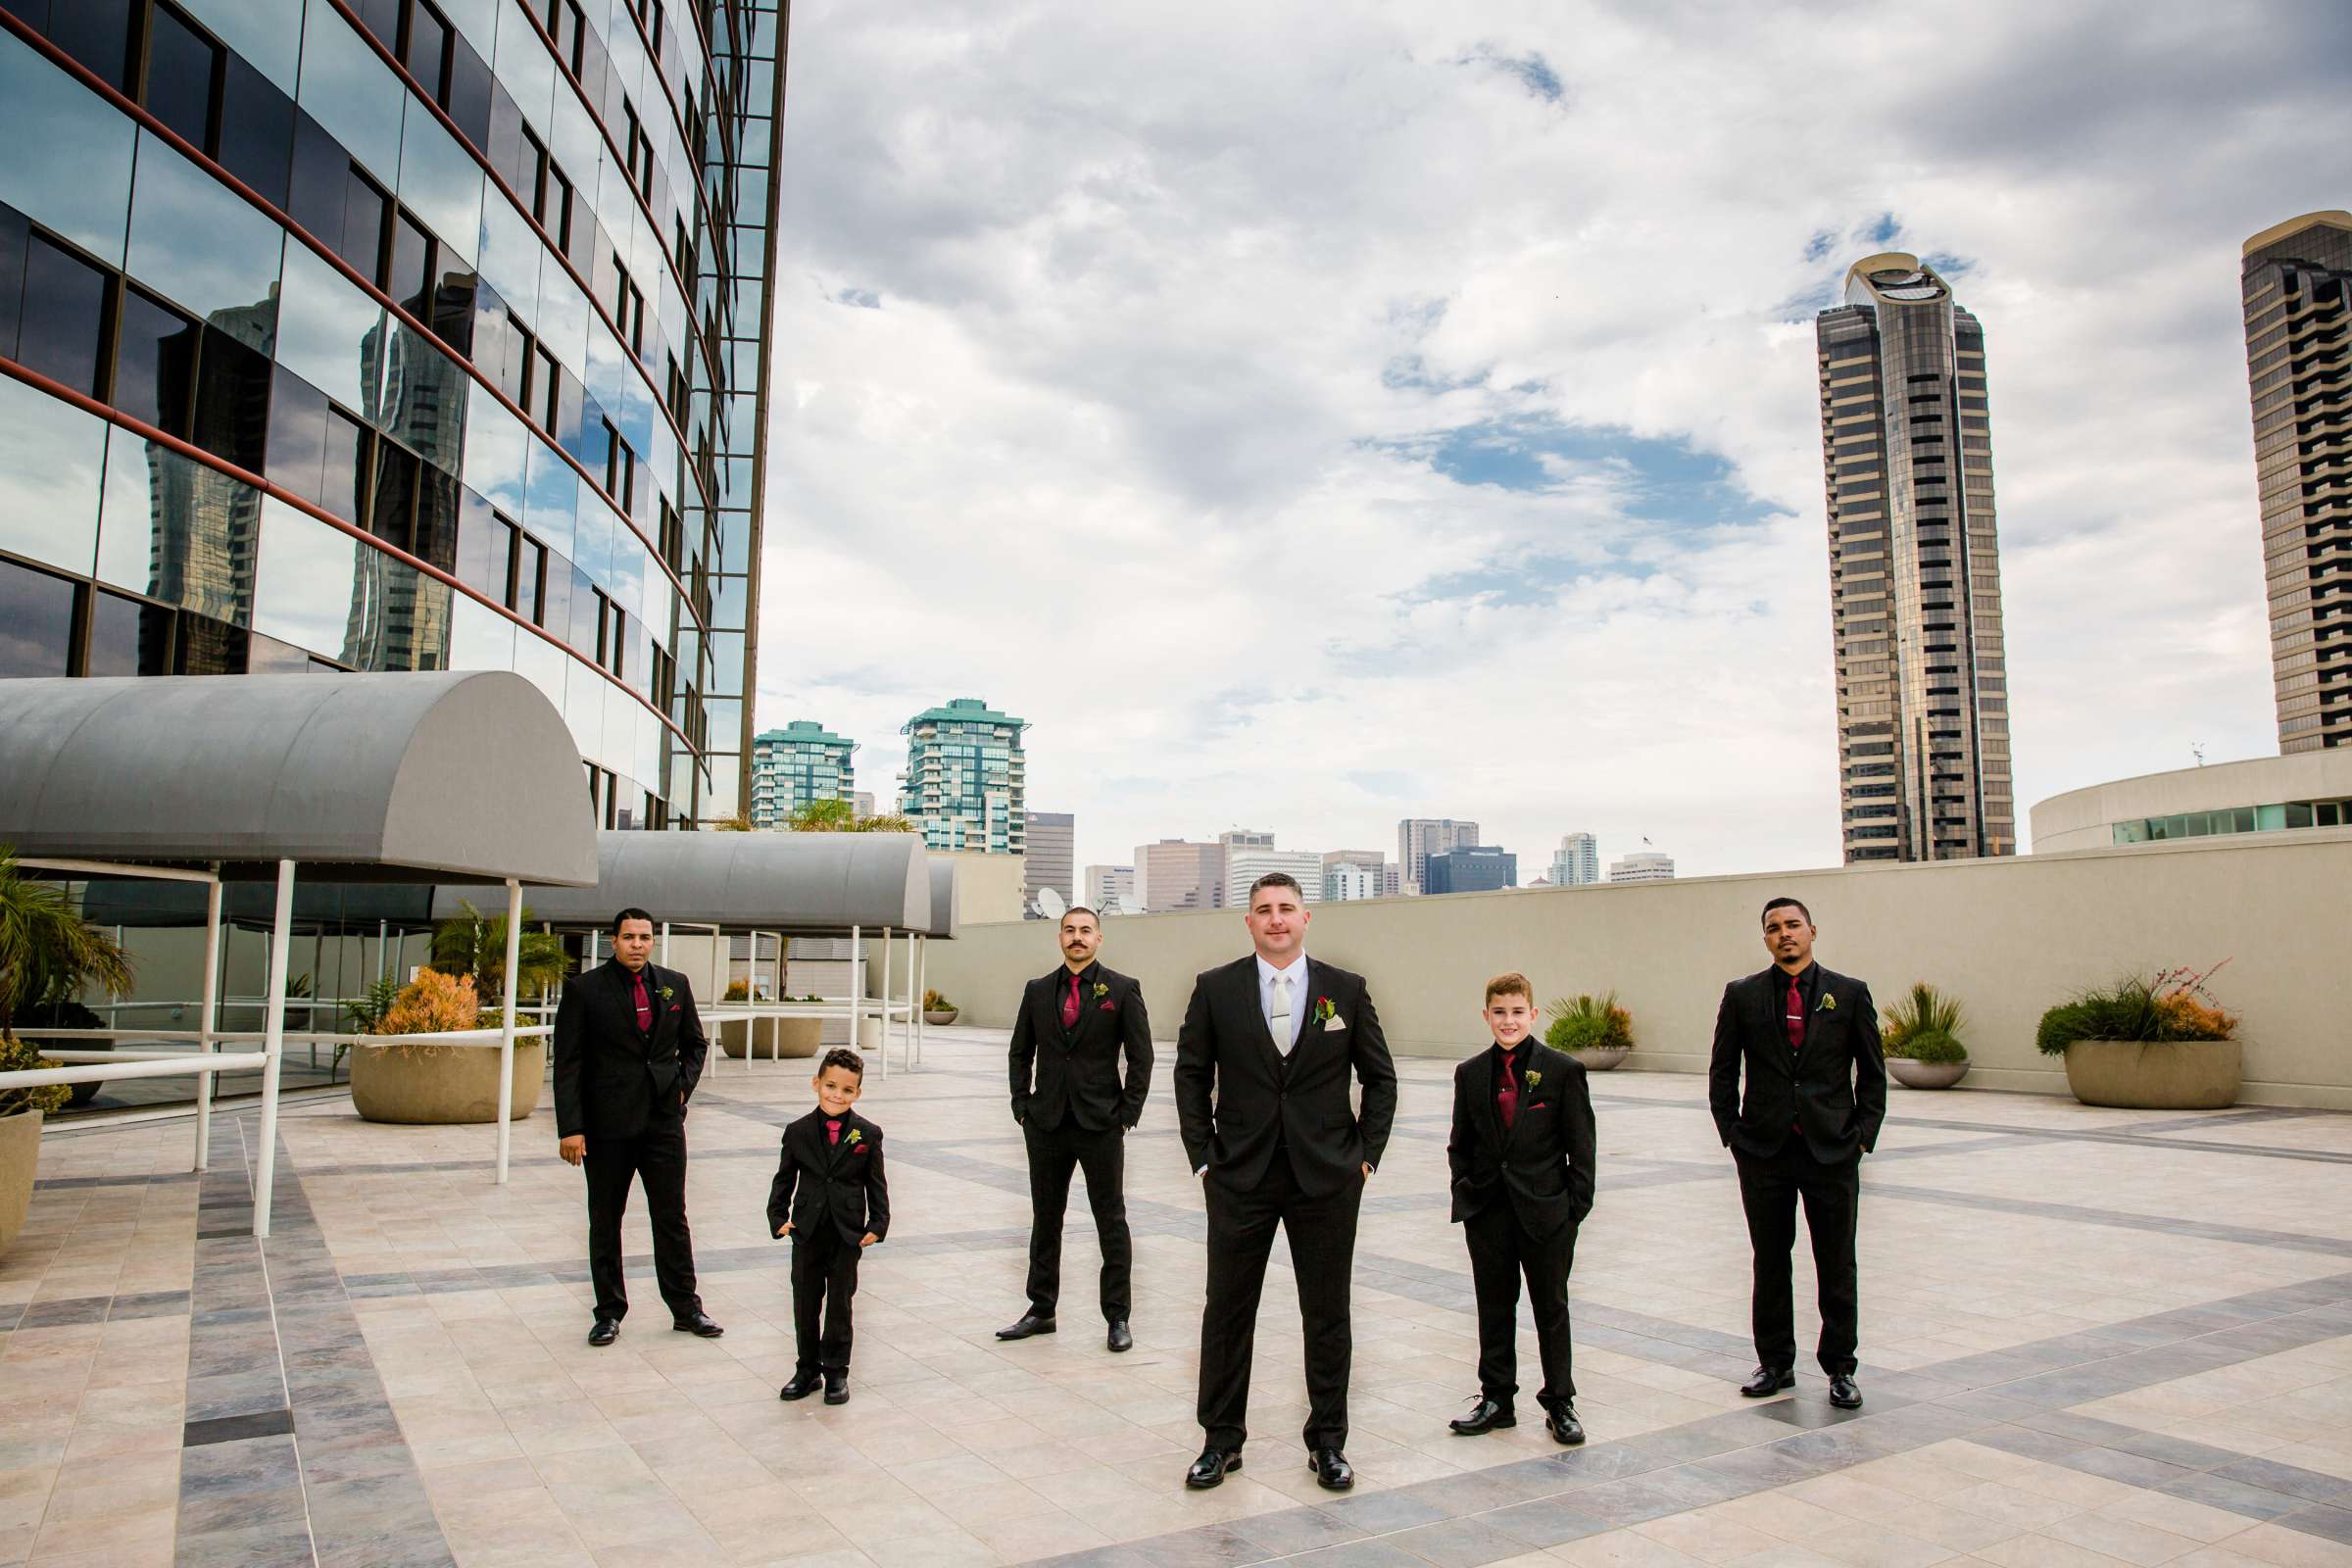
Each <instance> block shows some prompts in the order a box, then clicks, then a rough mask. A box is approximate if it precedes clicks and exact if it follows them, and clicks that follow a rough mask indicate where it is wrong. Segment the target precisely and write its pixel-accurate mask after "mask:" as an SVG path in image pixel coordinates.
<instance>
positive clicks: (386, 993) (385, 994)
mask: <svg viewBox="0 0 2352 1568" xmlns="http://www.w3.org/2000/svg"><path fill="white" fill-rule="evenodd" d="M399 1000H400V982H399V981H398V980H395V979H394V978H392V976H390V975H385V976H383V977H382V978H380V979H378V980H377V981H376V982H375V983H374V984H373V985H371V986H369V987H368V989H367V990H365V991H363V992H361V993H360V999H359V1000H358V1001H357V1002H346V1003H345V1004H343V1016H344V1017H346V1018H348V1019H349V1020H351V1032H352V1033H353V1034H355V1035H371V1034H374V1033H376V1032H377V1030H376V1027H375V1026H376V1025H377V1024H379V1023H381V1022H383V1021H384V1014H385V1013H387V1012H390V1011H391V1010H392V1004H394V1003H395V1002H398V1001H399Z"/></svg>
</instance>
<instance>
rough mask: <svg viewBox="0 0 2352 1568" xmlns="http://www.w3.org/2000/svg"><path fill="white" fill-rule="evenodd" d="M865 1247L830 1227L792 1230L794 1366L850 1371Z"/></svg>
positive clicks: (807, 1370) (800, 1369)
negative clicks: (853, 1307) (853, 1301)
mask: <svg viewBox="0 0 2352 1568" xmlns="http://www.w3.org/2000/svg"><path fill="white" fill-rule="evenodd" d="M864 1251H865V1249H864V1248H862V1247H860V1246H858V1244H857V1243H856V1242H853V1241H850V1240H848V1239H846V1238H845V1237H843V1235H842V1234H841V1231H840V1230H839V1229H838V1228H837V1227H835V1226H832V1225H825V1226H821V1227H819V1228H818V1229H816V1230H812V1231H804V1230H802V1229H801V1228H800V1227H798V1226H795V1227H793V1232H792V1334H793V1341H794V1346H795V1348H796V1349H797V1350H798V1351H799V1353H800V1359H799V1362H798V1364H797V1366H796V1367H795V1370H796V1371H798V1372H800V1373H802V1374H804V1375H806V1374H808V1373H810V1372H818V1371H823V1372H847V1371H848V1370H849V1369H850V1337H851V1332H852V1329H851V1322H850V1298H851V1297H853V1296H856V1295H857V1294H858V1258H859V1257H860V1256H861V1255H862V1254H863V1253H864Z"/></svg>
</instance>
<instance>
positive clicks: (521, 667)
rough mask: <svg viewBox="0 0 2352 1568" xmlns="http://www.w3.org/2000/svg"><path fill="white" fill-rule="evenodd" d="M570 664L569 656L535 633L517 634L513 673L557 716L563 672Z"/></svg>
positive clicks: (559, 707) (562, 686)
mask: <svg viewBox="0 0 2352 1568" xmlns="http://www.w3.org/2000/svg"><path fill="white" fill-rule="evenodd" d="M571 662H572V661H571V658H570V656H568V655H567V654H565V653H564V650H563V649H561V648H558V647H557V646H556V645H555V644H553V643H551V642H549V641H548V640H547V639H546V638H544V637H542V636H540V635H539V634H538V633H536V632H530V631H523V630H520V629H519V628H518V629H517V630H516V632H515V672H516V673H517V674H519V675H521V676H523V677H524V678H525V679H527V680H529V681H530V683H531V684H532V685H534V686H536V687H538V688H539V690H540V691H541V692H542V693H544V694H545V695H546V697H547V700H548V701H549V702H550V703H553V704H554V705H555V707H556V711H558V712H562V711H564V669H565V668H566V667H567V666H569V665H570V663H571Z"/></svg>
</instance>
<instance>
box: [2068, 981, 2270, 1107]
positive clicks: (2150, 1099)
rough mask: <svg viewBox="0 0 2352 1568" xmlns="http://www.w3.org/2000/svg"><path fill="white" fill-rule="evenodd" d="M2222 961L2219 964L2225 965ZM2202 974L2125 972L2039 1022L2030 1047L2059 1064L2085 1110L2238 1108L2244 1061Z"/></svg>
mask: <svg viewBox="0 0 2352 1568" xmlns="http://www.w3.org/2000/svg"><path fill="white" fill-rule="evenodd" d="M2223 962H2225V963H2226V962H2228V960H2227V959H2225V960H2223ZM2221 968H2222V964H2219V963H2217V964H2215V965H2214V966H2213V968H2211V969H2207V970H2205V971H2204V972H2203V973H2201V974H2200V973H2196V972H2193V971H2191V970H2187V969H2167V970H2165V971H2164V972H2163V973H2161V974H2158V975H2156V976H2154V977H2153V978H2148V977H2143V976H2140V975H2128V976H2126V977H2125V978H2124V979H2122V980H2119V981H2117V982H2116V983H2115V984H2114V985H2111V986H2105V987H2102V988H2100V989H2098V990H2095V991H2085V992H2083V993H2082V995H2081V996H2078V997H2076V998H2075V999H2074V1000H2072V1001H2071V1002H2062V1003H2060V1004H2059V1005H2057V1006H2055V1007H2052V1008H2051V1009H2050V1010H2049V1011H2047V1012H2045V1013H2043V1014H2042V1015H2041V1027H2040V1028H2039V1029H2038V1030H2037V1031H2036V1032H2035V1037H2034V1043H2035V1044H2036V1045H2038V1046H2039V1047H2040V1048H2041V1051H2042V1054H2044V1055H2051V1056H2063V1057H2065V1058H2066V1086H2067V1088H2069V1089H2071V1090H2073V1091H2074V1094H2075V1098H2076V1099H2077V1100H2080V1101H2081V1102H2082V1103H2084V1104H2085V1105H2113V1106H2119V1107H2122V1108H2126V1109H2131V1110H2218V1109H2220V1108H2222V1107H2223V1106H2226V1105H2233V1104H2235V1103H2237V1090H2238V1085H2239V1083H2240V1082H2241V1081H2242V1080H2243V1077H2244V1074H2245V1054H2244V1051H2243V1049H2242V1048H2241V1047H2240V1045H2239V1044H2238V1041H2237V1019H2235V1018H2234V1017H2232V1016H2230V1015H2229V1013H2227V1012H2224V1011H2223V1010H2222V1009H2221V1007H2220V1006H2219V1005H2216V1003H2215V1002H2214V999H2213V996H2212V993H2210V992H2208V991H2207V990H2206V989H2205V982H2206V981H2208V980H2210V979H2212V978H2213V976H2214V975H2215V973H2216V972H2218V971H2219V970H2220V969H2221Z"/></svg>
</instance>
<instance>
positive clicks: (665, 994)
mask: <svg viewBox="0 0 2352 1568" xmlns="http://www.w3.org/2000/svg"><path fill="white" fill-rule="evenodd" d="M676 995H677V993H676V992H675V991H672V990H671V989H670V988H669V987H667V986H663V987H662V1001H663V1002H667V1001H668V1000H669V999H670V998H672V997H674V996H676Z"/></svg>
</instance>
